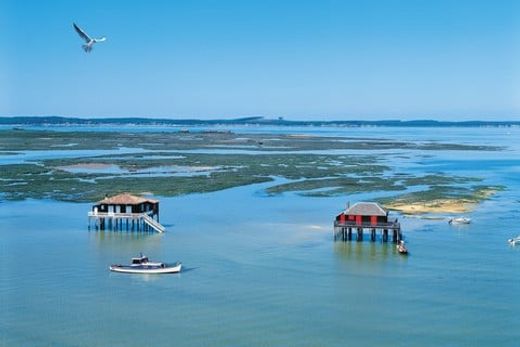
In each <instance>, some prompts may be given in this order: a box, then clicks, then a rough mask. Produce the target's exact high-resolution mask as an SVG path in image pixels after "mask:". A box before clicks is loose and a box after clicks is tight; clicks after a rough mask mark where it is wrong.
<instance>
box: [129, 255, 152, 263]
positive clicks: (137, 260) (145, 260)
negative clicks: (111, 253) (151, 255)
mask: <svg viewBox="0 0 520 347" xmlns="http://www.w3.org/2000/svg"><path fill="white" fill-rule="evenodd" d="M148 261H149V260H148V257H145V256H144V255H141V256H139V257H137V258H132V265H141V264H145V263H148Z"/></svg>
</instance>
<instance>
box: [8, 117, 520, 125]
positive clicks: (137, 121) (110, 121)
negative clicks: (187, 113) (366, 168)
mask: <svg viewBox="0 0 520 347" xmlns="http://www.w3.org/2000/svg"><path fill="white" fill-rule="evenodd" d="M0 125H10V126H42V127H45V126H81V125H85V126H92V125H106V126H110V125H117V126H121V125H147V126H179V127H183V126H219V125H220V126H222V125H255V126H257V125H260V126H261V125H268V126H311V127H312V126H316V127H322V126H330V127H347V128H348V127H411V128H413V127H423V128H424V127H427V128H446V127H457V128H471V127H514V128H516V127H520V121H460V122H448V121H436V120H409V121H400V120H379V121H364V120H337V121H318V120H312V121H298V120H285V119H283V118H278V119H269V118H264V117H246V118H235V119H211V120H204V119H167V118H165V119H161V118H139V117H136V118H133V117H125V118H76V117H60V116H41V117H39V116H16V117H0Z"/></svg>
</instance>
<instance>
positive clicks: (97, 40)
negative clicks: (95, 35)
mask: <svg viewBox="0 0 520 347" xmlns="http://www.w3.org/2000/svg"><path fill="white" fill-rule="evenodd" d="M106 40H107V38H106V37H104V36H103V37H100V38H99V39H94V42H103V41H106Z"/></svg>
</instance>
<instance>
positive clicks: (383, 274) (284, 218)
mask: <svg viewBox="0 0 520 347" xmlns="http://www.w3.org/2000/svg"><path fill="white" fill-rule="evenodd" d="M335 131H336V132H337V133H342V130H341V129H336V130H335ZM396 131H397V132H399V131H400V130H399V129H397V130H396V129H395V128H377V130H376V134H375V135H374V136H377V137H388V138H395V136H396ZM331 132H332V130H331ZM511 132H513V134H511ZM518 132H520V130H518V129H446V131H438V132H435V133H434V134H432V132H431V129H416V131H414V132H409V131H408V129H402V138H404V139H414V140H441V141H449V142H464V143H474V144H496V145H506V146H508V148H509V149H508V151H505V152H498V153H485V152H482V153H479V152H476V153H475V152H468V153H459V152H434V153H431V152H428V153H420V152H407V153H406V154H407V155H409V156H410V157H411V158H410V159H407V160H402V161H401V162H394V163H393V164H394V166H395V167H397V168H398V170H399V171H408V172H415V173H420V174H422V173H424V172H430V171H443V172H448V173H456V174H470V175H473V176H477V177H483V178H485V179H486V181H485V183H486V184H487V183H490V184H503V185H505V186H506V187H507V188H508V189H507V190H506V191H504V192H500V193H499V194H498V195H496V196H495V197H494V198H492V199H491V200H489V201H487V202H485V203H483V204H481V205H480V206H479V207H478V208H477V209H476V210H475V211H474V212H472V213H471V214H468V215H469V216H470V217H471V218H472V220H473V223H472V224H470V225H467V226H460V227H450V226H449V225H448V223H446V221H445V220H439V221H433V220H420V219H415V218H401V222H402V225H403V228H404V233H405V237H406V239H407V242H408V246H409V249H410V252H411V254H410V256H409V257H407V258H404V257H401V256H399V255H397V254H396V252H395V250H394V248H393V246H392V245H391V244H390V245H382V244H380V243H376V244H373V243H370V242H363V243H356V242H353V243H341V242H336V243H334V242H333V241H332V230H331V221H332V219H333V216H334V215H335V213H336V212H338V211H339V210H340V209H341V208H342V207H343V206H344V204H345V202H346V200H347V199H350V200H351V201H354V200H365V199H370V198H371V197H373V194H359V195H356V196H350V197H348V198H347V197H336V198H308V197H307V198H306V197H300V196H296V195H292V194H288V195H284V196H277V197H267V196H266V195H265V194H264V193H263V189H264V188H265V187H267V186H268V185H266V184H261V185H253V186H248V187H240V188H235V189H230V190H226V191H220V192H215V193H209V194H194V195H188V196H183V197H177V198H161V222H163V224H165V225H166V226H167V228H168V232H167V233H165V234H162V235H159V234H137V233H127V232H105V233H104V232H96V231H88V229H87V217H86V213H87V211H88V210H89V208H90V206H89V205H88V204H72V203H61V202H54V201H35V200H29V201H23V202H6V201H4V202H1V203H0V233H1V237H0V252H1V258H2V262H1V265H0V271H1V276H0V307H1V308H0V345H1V346H477V347H478V346H518V345H519V344H520V331H519V330H518V326H519V325H520V315H519V314H518V312H519V310H520V300H518V298H519V293H520V247H516V248H513V247H510V246H509V245H508V244H507V242H506V240H507V239H508V238H510V237H512V236H514V235H517V234H520V226H519V225H518V224H517V221H518V220H519V219H520V209H519V207H520V201H519V200H520V196H519V194H518V189H519V188H520V175H519V174H520V157H519V156H518V152H519V150H520V136H518V135H520V134H518ZM344 135H345V136H352V134H344ZM369 135H370V134H369V133H368V132H367V131H366V130H364V129H363V130H360V132H359V133H357V134H356V136H369ZM385 135H386V136H385ZM458 139H460V141H457V140H458ZM424 154H433V157H424V156H423V155H424ZM71 155H72V154H71ZM392 160H395V158H394V159H392ZM396 170H397V169H396ZM139 252H143V253H145V254H147V255H149V256H150V257H151V258H152V259H156V260H163V261H168V262H169V261H176V260H181V261H182V262H183V264H184V266H185V271H184V272H182V273H181V274H178V275H171V276H138V275H136V276H134V275H122V274H114V273H110V272H109V271H108V266H109V265H110V264H111V263H126V262H127V261H128V260H129V258H130V257H131V256H133V255H135V254H138V253H139Z"/></svg>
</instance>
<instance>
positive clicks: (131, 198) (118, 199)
mask: <svg viewBox="0 0 520 347" xmlns="http://www.w3.org/2000/svg"><path fill="white" fill-rule="evenodd" d="M144 202H149V203H152V204H156V203H158V202H159V200H154V199H149V198H145V197H142V196H136V195H132V194H130V193H123V194H118V195H114V196H111V197H106V198H104V199H103V200H101V201H98V204H107V205H139V204H142V203H144Z"/></svg>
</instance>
